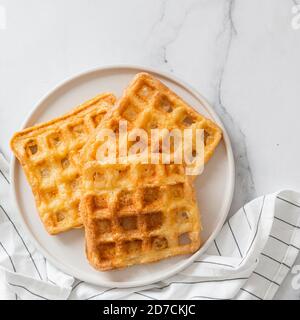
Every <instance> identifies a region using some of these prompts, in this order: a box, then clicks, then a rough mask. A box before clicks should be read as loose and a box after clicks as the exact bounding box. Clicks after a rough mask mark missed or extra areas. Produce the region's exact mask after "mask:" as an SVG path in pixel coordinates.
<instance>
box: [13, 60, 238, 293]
mask: <svg viewBox="0 0 300 320" xmlns="http://www.w3.org/2000/svg"><path fill="white" fill-rule="evenodd" d="M141 71H146V72H150V73H152V74H154V75H155V76H156V77H157V78H158V79H160V80H161V81H163V82H164V83H165V84H166V85H167V86H169V87H170V88H172V89H173V90H174V91H175V92H176V93H177V94H178V95H180V96H181V97H183V99H184V100H185V101H187V102H188V103H189V104H190V105H191V106H193V107H194V108H195V109H196V110H197V111H199V112H200V113H202V114H204V115H206V116H208V117H209V118H211V119H213V120H214V121H215V122H217V123H218V124H219V125H220V126H221V127H223V126H222V123H221V121H220V119H219V118H218V117H217V115H216V113H215V112H214V111H213V109H212V107H211V106H210V105H209V104H208V103H207V102H206V100H205V99H204V98H203V97H202V96H201V95H200V94H199V93H197V92H196V91H195V90H193V89H192V88H191V87H190V86H189V85H187V84H185V83H183V82H182V81H180V80H178V79H176V78H175V77H174V76H173V75H170V74H169V75H167V74H165V73H163V72H160V71H157V70H154V69H150V68H144V67H136V66H123V65H122V66H110V67H105V68H99V69H95V70H92V71H88V72H85V73H83V74H80V75H78V76H76V77H74V78H72V79H69V80H67V81H65V82H64V83H62V84H61V85H59V86H58V87H56V88H55V89H54V90H52V91H51V92H50V93H49V94H48V95H47V96H45V97H44V98H43V99H42V100H41V101H40V102H39V103H38V104H37V106H36V107H35V108H34V109H33V111H32V112H31V113H30V114H29V116H28V118H27V119H26V121H25V122H24V124H23V127H22V128H25V127H28V126H31V125H33V124H35V123H39V122H42V121H46V120H50V119H52V118H55V117H57V116H60V115H61V114H63V113H64V112H67V111H69V110H70V109H71V108H72V107H75V106H76V105H78V104H80V103H81V102H84V101H85V100H87V99H89V98H91V97H93V96H95V95H97V94H98V93H101V92H107V91H109V92H113V93H115V94H116V95H117V96H120V95H121V93H122V91H123V90H124V88H125V87H126V86H127V84H128V83H129V81H130V80H131V79H132V78H133V76H134V75H135V74H136V73H138V72H141ZM223 130H224V128H223ZM11 181H12V193H13V197H14V200H15V203H16V206H17V209H18V212H19V215H20V220H21V224H22V226H23V228H24V229H25V230H26V231H27V233H28V235H29V237H30V239H31V241H32V242H33V243H34V244H35V246H36V247H37V248H38V249H39V250H40V251H41V252H42V253H43V254H44V256H45V257H46V258H48V259H49V260H50V261H51V262H52V263H53V264H54V265H55V266H56V267H57V268H60V269H61V270H63V271H65V272H66V273H68V274H70V275H72V276H74V277H76V278H78V279H80V280H83V281H87V282H90V283H93V284H98V285H102V286H107V287H122V288H124V287H133V286H141V285H147V284H150V283H154V282H157V281H160V280H163V279H165V278H167V277H170V276H172V275H174V274H175V273H177V272H179V271H181V270H183V269H184V268H186V267H187V266H188V265H190V264H191V263H192V262H193V261H194V260H195V259H197V258H198V257H199V256H200V255H201V254H202V253H203V252H204V251H205V250H206V249H207V247H208V246H209V245H210V243H211V242H212V241H213V239H214V238H215V237H216V235H217V233H218V232H219V230H220V228H221V227H222V225H223V223H224V221H225V219H226V216H227V213H228V210H229V208H230V204H231V200H232V195H233V188H234V160H233V155H232V149H231V145H230V141H229V138H228V135H227V133H226V131H225V130H224V139H223V140H222V142H221V143H220V145H219V146H218V148H217V150H216V152H215V154H214V156H213V157H212V159H211V160H210V161H209V163H208V164H207V165H206V166H205V169H204V173H203V174H202V175H201V176H200V177H199V178H198V179H197V183H196V189H197V199H198V203H199V207H200V210H201V214H202V222H203V233H202V237H203V240H204V241H205V243H204V245H203V246H202V247H201V248H200V250H199V251H198V252H196V253H195V254H193V255H185V256H178V257H174V258H170V259H166V260H163V261H160V262H156V263H150V264H146V265H142V266H133V267H130V268H126V269H124V270H117V271H106V272H99V271H96V270H94V269H93V268H92V267H91V266H90V265H89V263H88V261H87V260H86V257H85V251H84V231H83V229H79V230H74V231H69V232H66V233H64V234H60V235H57V236H49V235H48V234H47V232H46V231H45V229H44V227H43V225H42V223H41V221H40V219H39V218H38V213H37V210H36V208H35V204H34V199H33V195H32V193H31V190H30V187H29V185H28V183H27V181H26V178H25V176H24V173H23V171H22V169H21V166H20V165H19V163H18V161H16V159H15V158H13V160H12V163H11Z"/></svg>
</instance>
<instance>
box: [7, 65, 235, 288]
mask: <svg viewBox="0 0 300 320" xmlns="http://www.w3.org/2000/svg"><path fill="white" fill-rule="evenodd" d="M118 69H132V70H140V72H149V73H153V74H156V75H160V76H162V77H163V78H166V79H168V80H170V81H172V82H175V83H177V84H178V85H179V86H181V87H183V88H184V89H185V90H187V91H188V92H190V93H191V94H192V95H193V96H194V97H196V98H197V99H198V100H199V101H200V102H201V103H202V104H203V107H204V108H205V109H206V111H207V112H208V113H209V114H210V116H211V117H212V118H213V120H214V121H215V122H216V123H217V124H218V125H219V126H220V127H221V128H222V130H223V140H224V144H225V149H226V155H227V158H228V170H229V181H228V187H227V189H228V191H227V193H228V195H227V197H225V204H223V206H222V218H221V219H219V221H218V223H217V225H216V227H215V229H214V231H213V232H212V233H211V235H210V236H209V238H208V239H207V240H206V242H205V243H204V244H203V246H201V247H200V249H199V250H198V251H196V252H195V253H194V254H192V255H191V256H190V257H188V258H187V259H186V261H185V263H183V264H182V265H179V266H177V267H175V268H173V269H172V271H170V272H167V273H166V274H163V275H161V276H158V277H155V278H153V279H151V280H145V281H143V280H135V281H130V282H122V283H120V282H116V281H105V280H104V281H103V280H101V281H99V282H98V281H93V280H92V279H91V278H89V277H88V276H87V275H86V274H84V273H83V272H80V271H79V272H77V271H76V269H72V270H69V268H68V266H67V265H65V264H64V263H63V262H62V261H59V260H58V259H57V258H56V257H54V256H52V255H51V254H49V253H48V252H47V251H46V249H44V247H43V246H42V245H41V244H40V243H39V241H38V239H36V237H35V236H34V235H33V234H32V232H31V231H30V229H29V227H28V226H27V224H26V222H25V219H24V217H23V214H22V210H21V207H20V204H19V201H18V199H17V192H16V170H17V161H16V157H15V155H14V154H12V158H11V162H10V181H11V186H10V193H11V197H12V200H13V203H12V205H13V207H14V208H15V209H16V213H17V214H16V218H17V220H18V223H19V224H20V225H21V228H22V230H24V231H25V233H26V236H27V238H28V239H29V240H30V242H31V243H32V244H33V246H34V247H35V248H36V249H38V251H40V253H41V254H43V256H44V257H45V258H47V259H48V260H49V261H50V262H51V263H53V265H55V266H56V267H57V268H58V269H60V270H62V271H63V272H65V273H66V274H69V275H71V276H73V277H74V278H77V279H80V280H83V281H85V282H87V283H91V284H94V285H101V286H103V287H109V288H132V287H140V286H145V285H150V284H153V283H155V282H158V281H162V280H165V279H167V278H170V277H172V276H174V275H175V274H177V273H179V272H181V271H182V270H184V269H186V268H187V267H188V266H190V265H191V264H192V263H193V261H195V259H197V258H198V257H199V256H200V255H202V254H203V253H205V251H206V250H207V249H208V247H209V245H210V244H211V243H212V242H213V241H214V239H215V238H216V236H217V235H218V233H219V232H220V230H221V228H222V226H223V224H224V223H225V221H226V218H227V216H228V213H229V210H230V206H231V203H232V199H233V193H234V186H235V161H234V156H233V151H232V145H231V141H230V138H229V135H228V133H227V131H226V129H225V127H224V125H223V123H222V121H221V119H220V117H219V116H218V115H217V113H216V112H215V110H214V108H213V106H212V105H211V104H210V103H209V102H208V101H207V99H206V98H205V97H203V96H202V94H200V93H199V92H198V91H197V90H196V89H195V88H194V87H193V86H191V85H190V84H188V83H187V82H185V81H184V80H182V79H181V78H179V77H178V76H175V75H174V74H172V73H171V72H166V71H161V70H159V69H158V68H154V67H149V66H143V65H137V64H109V65H104V66H99V67H95V68H91V69H88V70H85V71H83V72H80V73H76V74H74V75H72V76H70V77H67V78H65V80H63V81H61V82H60V83H58V84H57V85H56V86H54V87H53V88H52V89H50V90H48V91H47V93H46V94H45V95H43V96H42V98H40V99H39V100H38V101H37V103H36V104H35V105H34V106H33V108H32V109H31V110H30V111H29V113H28V114H27V116H26V117H25V120H24V121H23V123H22V125H21V128H20V129H19V130H23V129H24V128H25V127H26V125H27V123H28V122H29V121H30V119H31V118H32V116H33V115H34V113H35V112H38V111H39V109H40V108H41V105H42V104H43V103H45V101H46V100H47V99H48V98H49V97H50V96H51V95H52V94H53V93H54V92H56V91H58V90H59V89H61V88H62V87H64V86H67V85H68V84H69V83H71V82H73V81H76V80H79V79H80V78H82V77H85V76H88V75H89V74H93V73H96V72H103V71H104V72H105V71H108V70H114V71H116V70H118ZM70 271H71V272H70Z"/></svg>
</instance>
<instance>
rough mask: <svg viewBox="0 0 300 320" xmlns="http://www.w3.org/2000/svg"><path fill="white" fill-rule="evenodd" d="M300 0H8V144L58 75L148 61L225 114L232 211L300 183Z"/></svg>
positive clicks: (4, 103)
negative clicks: (231, 156)
mask: <svg viewBox="0 0 300 320" xmlns="http://www.w3.org/2000/svg"><path fill="white" fill-rule="evenodd" d="M295 4H296V0H295V1H292V0H290V1H289V0H185V1H183V0H169V1H166V0H151V1H149V0H148V1H147V0H126V1H124V0H106V1H105V0H43V1H40V0H27V1H22V0H0V9H1V10H0V19H1V17H3V11H5V13H6V26H5V25H4V23H3V21H2V22H1V21H0V128H1V129H0V130H1V131H0V132H1V135H0V137H1V139H0V149H1V151H2V152H4V154H5V155H6V156H7V158H9V157H10V156H11V153H10V151H9V146H8V141H9V138H10V137H11V135H12V134H13V132H14V131H16V130H17V129H18V128H19V127H20V125H21V123H22V121H23V119H24V117H25V115H26V114H27V113H28V112H29V111H30V110H31V108H32V107H33V105H34V104H35V103H36V102H37V101H38V100H39V99H40V98H41V97H42V96H43V95H44V94H46V93H47V92H48V91H49V90H50V89H51V88H53V86H55V85H56V84H57V83H58V82H61V81H62V80H64V79H65V78H67V77H70V76H72V75H74V74H76V73H78V72H81V71H84V70H87V69H90V68H93V67H97V66H102V65H106V64H115V63H117V64H119V63H130V64H142V65H148V66H154V67H158V68H160V69H161V70H166V71H170V72H173V73H174V74H176V75H178V76H180V77H181V78H182V79H184V80H186V81H188V82H189V83H190V84H191V85H193V86H194V87H195V88H197V89H198V90H199V92H201V93H202V94H203V95H204V96H205V97H206V98H207V99H208V100H209V101H210V102H211V103H212V104H213V105H214V107H215V109H216V111H217V112H218V114H219V115H220V117H221V118H222V120H223V121H224V124H225V126H226V128H227V130H228V131H229V134H230V136H231V139H232V143H233V147H234V153H235V159H236V169H237V178H236V192H235V197H234V202H233V206H232V210H231V212H234V211H235V210H236V209H237V208H238V207H240V206H241V205H242V204H244V202H246V201H247V200H250V199H252V198H253V197H255V196H256V195H260V194H264V193H269V192H272V191H276V190H277V189H280V188H286V187H289V188H293V189H298V190H300V170H299V163H300V162H299V160H300V148H299V147H298V145H299V143H298V138H299V135H300V126H299V117H300V106H299V98H300V97H299V93H300V81H299V76H300V29H297V21H298V20H299V21H300V18H299V19H298V18H297V17H296V16H297V13H292V7H293V6H295ZM299 12H300V9H299ZM293 17H294V27H295V26H296V28H293V25H292V19H293ZM295 23H296V25H295ZM297 264H300V258H298V261H297ZM294 276H295V275H293V274H291V273H290V274H289V277H288V279H287V280H286V281H285V283H284V285H283V286H282V287H281V288H280V290H279V292H278V294H277V296H276V297H277V298H280V299H287V298H291V299H300V290H294V289H293V288H292V286H291V281H292V278H293V277H294Z"/></svg>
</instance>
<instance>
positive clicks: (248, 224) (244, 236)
mask: <svg viewBox="0 0 300 320" xmlns="http://www.w3.org/2000/svg"><path fill="white" fill-rule="evenodd" d="M9 184H10V182H9V175H8V164H7V162H6V160H5V159H4V158H3V156H2V155H1V154H0V299H42V300H53V299H85V300H92V299H99V300H100V299H149V300H159V299H208V300H219V299H221V300H223V299H256V300H257V299H259V300H262V299H272V298H273V297H274V295H275V293H276V291H277V290H278V288H279V286H280V285H281V283H282V282H283V280H284V278H285V277H286V275H287V274H288V272H289V270H290V268H291V267H292V265H293V263H294V261H295V259H296V257H297V255H298V252H299V250H300V194H299V193H297V192H295V191H291V190H283V191H278V192H276V193H273V194H269V195H266V196H263V197H259V198H257V199H255V200H253V201H251V202H250V203H248V204H246V205H245V206H244V207H243V208H241V209H240V210H239V211H238V212H237V213H236V214H235V215H234V216H232V217H231V218H230V219H229V220H228V222H226V223H225V224H224V226H223V228H222V230H221V232H220V233H219V235H218V236H217V238H216V239H215V241H214V242H213V244H212V245H211V247H210V248H209V249H208V250H207V252H206V254H205V255H203V256H201V257H200V258H199V259H198V260H197V261H195V262H194V263H193V264H192V265H190V266H189V267H188V268H187V269H185V270H184V271H182V272H181V273H179V274H177V275H175V276H173V277H171V278H169V279H167V280H164V281H161V282H158V283H154V284H152V285H149V286H146V287H138V288H129V289H118V288H105V287H100V286H95V285H91V284H88V283H86V282H84V281H80V280H77V279H74V278H73V277H71V276H70V275H67V274H65V273H63V272H61V271H59V270H58V269H57V268H55V267H54V266H53V265H51V263H49V262H48V261H47V260H46V259H45V258H44V257H43V256H42V255H41V254H40V253H39V252H38V251H37V250H36V249H35V248H34V247H33V246H32V245H31V243H30V242H29V241H28V240H27V239H26V234H25V233H23V231H22V229H21V228H20V226H19V225H18V219H17V216H16V214H15V210H14V209H13V206H12V205H11V204H10V201H9Z"/></svg>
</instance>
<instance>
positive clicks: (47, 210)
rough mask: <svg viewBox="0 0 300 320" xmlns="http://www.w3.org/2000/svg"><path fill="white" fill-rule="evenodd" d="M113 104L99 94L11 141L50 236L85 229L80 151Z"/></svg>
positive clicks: (108, 94)
mask: <svg viewBox="0 0 300 320" xmlns="http://www.w3.org/2000/svg"><path fill="white" fill-rule="evenodd" d="M114 102H115V97H114V96H113V95H112V94H110V93H106V94H100V95H98V96H96V97H95V98H93V99H91V100H89V101H87V102H85V103H83V104H82V105H80V106H79V107H77V108H75V109H74V110H73V111H71V112H70V113H67V114H65V115H64V116H61V117H59V118H56V119H54V120H52V121H49V122H45V123H42V124H38V125H35V126H33V127H30V128H27V129H25V130H23V131H21V132H18V133H16V134H15V135H14V136H13V138H12V140H11V149H12V150H13V152H14V154H15V156H16V157H17V158H18V160H19V161H20V163H21V165H22V167H23V169H24V171H25V174H26V177H27V180H28V182H29V184H30V187H31V189H32V192H33V194H34V197H35V202H36V206H37V209H38V212H39V215H40V218H41V220H42V222H43V224H44V226H45V228H46V230H47V231H48V232H49V233H50V234H57V233H60V232H63V231H67V230H69V229H71V228H78V227H81V226H82V219H81V217H80V214H79V200H80V197H81V193H80V183H81V176H80V172H79V152H80V150H81V148H82V147H83V145H84V144H85V142H86V140H87V138H88V136H89V135H90V134H91V132H93V131H94V129H95V128H96V127H97V126H98V125H99V123H100V121H101V120H102V118H103V116H104V115H105V114H106V112H107V110H108V109H109V108H111V107H112V106H113V104H114Z"/></svg>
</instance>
